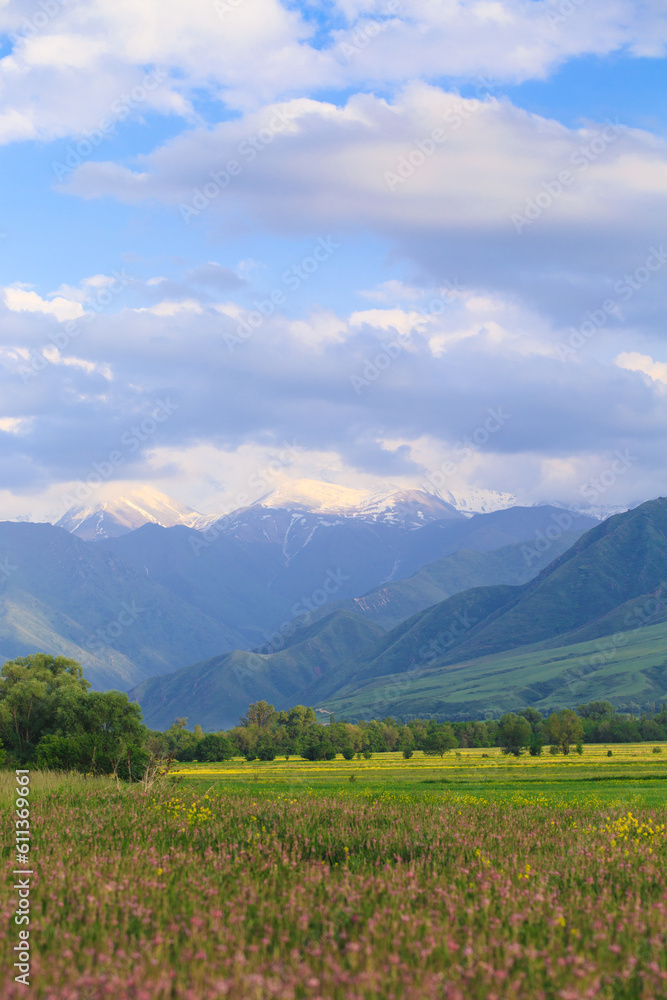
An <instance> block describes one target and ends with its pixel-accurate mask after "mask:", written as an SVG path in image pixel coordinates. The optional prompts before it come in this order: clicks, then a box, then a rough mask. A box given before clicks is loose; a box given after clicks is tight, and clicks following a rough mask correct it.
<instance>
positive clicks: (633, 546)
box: [311, 499, 667, 712]
mask: <svg viewBox="0 0 667 1000" xmlns="http://www.w3.org/2000/svg"><path fill="white" fill-rule="evenodd" d="M666 601H667V500H665V499H659V500H653V501H650V502H649V503H646V504H643V505H642V506H641V507H639V508H637V509H635V510H632V511H628V512H627V513H624V514H618V515H616V516H615V517H612V518H610V519H609V520H608V521H606V522H604V523H602V524H600V525H598V526H596V527H595V528H593V529H592V530H591V531H589V532H587V533H586V534H585V535H583V536H582V537H581V538H580V539H579V540H578V541H577V542H576V543H575V544H574V545H573V546H572V548H571V549H569V550H568V552H566V553H565V554H564V555H562V556H561V557H560V558H559V559H557V560H556V561H555V562H554V563H552V564H551V565H550V566H548V567H547V568H546V569H545V570H543V572H542V573H540V575H539V576H538V577H537V578H536V579H535V580H533V581H531V582H530V583H527V584H525V585H523V586H519V587H486V588H476V589H474V590H470V591H466V592H464V593H460V594H457V595H455V596H454V597H452V598H449V599H448V600H446V601H443V602H442V603H440V604H437V605H435V606H434V607H432V608H429V609H428V610H426V611H422V612H420V613H419V614H417V615H414V616H413V617H412V618H410V619H408V620H407V621H405V622H403V623H402V624H401V625H400V626H398V627H397V628H394V629H392V630H391V631H389V632H388V633H387V634H386V635H384V636H383V637H382V638H381V639H380V640H378V641H377V642H376V643H375V644H373V645H372V646H370V647H368V648H367V649H366V650H365V651H360V652H359V653H358V654H357V656H356V657H354V659H353V660H350V661H348V662H347V663H345V664H342V665H341V667H340V668H339V670H337V671H336V674H335V675H334V674H331V675H328V676H327V677H325V678H323V679H322V680H321V681H319V682H317V683H316V684H315V685H314V686H313V689H312V692H311V694H312V697H313V699H314V700H315V701H319V702H321V701H324V700H326V699H334V700H335V701H336V702H338V701H339V699H340V698H341V697H342V696H345V699H346V702H345V703H346V705H348V708H347V709H346V710H351V709H350V705H349V704H348V699H349V698H351V699H352V702H351V703H350V704H352V703H353V704H354V705H355V706H356V708H355V710H358V709H359V706H361V705H362V704H365V702H366V701H367V699H369V698H371V699H376V698H377V691H378V678H384V680H383V681H382V682H381V684H380V686H382V684H388V685H389V686H391V685H392V684H393V685H396V684H399V685H401V690H402V692H403V693H402V695H401V704H402V705H403V710H404V711H410V712H413V709H414V711H416V712H421V711H427V712H433V711H445V710H446V709H445V706H446V700H445V701H443V698H444V697H445V694H446V693H447V692H449V691H450V686H451V683H452V680H451V679H452V677H456V679H457V684H458V685H459V687H458V688H457V691H458V692H459V693H458V694H457V698H458V699H459V700H462V702H463V705H464V706H466V707H465V711H471V710H472V708H471V706H473V705H474V706H475V711H480V710H485V709H488V708H493V707H494V705H495V704H496V703H498V702H497V699H498V698H500V699H501V701H502V703H503V704H508V703H512V704H521V703H525V704H531V703H532V702H533V701H536V700H538V699H542V698H545V697H548V696H551V694H552V693H553V692H552V690H551V688H550V687H549V690H548V691H546V692H545V690H543V689H542V688H541V687H540V686H539V684H541V683H542V680H543V679H542V678H541V676H540V670H542V667H543V665H544V663H545V662H550V659H549V656H546V660H545V659H544V655H546V654H544V655H543V651H545V650H550V649H551V650H552V649H557V648H560V647H563V648H565V649H567V650H570V649H571V648H572V649H574V648H575V647H578V645H579V644H581V643H589V644H590V643H591V642H592V643H593V645H592V647H591V648H592V653H591V652H585V653H583V654H582V655H585V656H588V655H593V653H595V652H596V646H595V643H596V642H597V643H600V642H601V641H603V639H604V637H605V636H612V635H615V634H621V635H623V634H624V633H626V632H628V630H630V634H634V633H633V632H632V630H636V629H637V627H638V626H640V625H646V624H649V625H651V626H655V627H658V626H661V625H662V623H663V622H664V621H665V619H667V604H666ZM642 631H643V630H642ZM615 642H616V640H615ZM616 644H617V645H618V642H616ZM633 645H634V644H633ZM526 647H528V648H529V649H530V650H531V652H530V653H528V652H527V649H526ZM623 648H625V647H623ZM524 653H525V655H528V656H529V660H528V661H527V662H528V664H529V666H530V667H531V670H532V669H533V667H534V668H535V670H536V671H537V673H536V674H535V676H534V677H533V676H532V675H531V677H530V680H529V682H528V681H526V680H525V679H524V678H523V677H521V676H520V675H518V674H515V673H514V672H513V669H512V664H513V663H515V662H518V659H519V658H521V657H523V656H524ZM492 654H498V655H500V658H501V661H502V664H503V667H502V671H503V673H504V676H503V680H502V684H500V685H499V686H498V687H497V688H496V687H493V686H492V688H491V689H490V690H489V691H488V697H489V698H491V699H492V701H491V702H490V703H489V704H488V705H485V703H484V699H483V698H478V696H477V695H476V693H475V690H476V689H475V685H476V683H477V681H476V680H475V677H476V674H475V669H476V668H475V664H477V663H478V662H484V663H495V662H496V660H495V659H494V658H493V655H492ZM507 654H509V659H508V656H507ZM572 655H579V654H578V653H573V654H572ZM658 655H659V652H658ZM489 657H491V659H489ZM533 657H537V660H534V659H533ZM559 657H560V654H559ZM563 657H565V658H569V657H570V653H569V652H567V653H565V654H563ZM642 657H643V654H642ZM561 658H562V657H561ZM522 662H523V661H522ZM621 662H622V663H626V662H627V657H626V656H625V655H623V656H622V657H621ZM660 662H661V661H660ZM657 665H658V664H657V662H652V664H651V666H652V667H655V666H657ZM492 673H493V671H492ZM529 673H530V671H529ZM548 673H549V672H548V671H547V674H548ZM633 674H634V669H633ZM494 676H495V675H494ZM401 677H402V678H403V680H401ZM427 677H428V681H427V680H426V678H427ZM337 682H338V683H337ZM544 683H547V680H545V681H544ZM550 683H551V682H550V681H549V684H550ZM592 683H593V682H592V681H589V682H588V686H589V687H590V685H591V684H592ZM610 683H611V682H610ZM615 683H616V681H614V684H615ZM629 683H630V686H631V688H632V689H633V692H634V693H635V694H637V695H639V694H640V693H642V692H643V693H644V694H646V695H647V696H648V695H649V694H650V691H651V684H648V683H645V682H644V680H641V679H640V680H637V679H635V680H633V681H632V682H629ZM651 683H652V682H651ZM536 684H537V685H538V686H537V687H536V686H535V685H536ZM600 684H601V695H600V696H601V697H608V696H611V695H612V693H613V692H612V689H611V688H609V689H608V690H607V689H606V688H605V683H604V682H603V681H600ZM637 685H638V686H637ZM658 687H660V684H658ZM635 688H637V690H636V691H635ZM524 689H525V690H526V691H528V695H526V696H525V697H526V698H527V700H525V701H523V699H524V694H523V693H522V692H523V691H524ZM418 690H419V692H420V694H419V695H417V691H418ZM425 691H429V692H431V695H429V697H432V699H433V704H434V705H435V704H438V705H440V708H439V709H437V708H431V709H429V708H428V705H429V703H430V702H429V698H428V697H424V692H425ZM605 691H606V693H605ZM626 693H627V692H626ZM362 694H363V697H362ZM392 697H393V696H392ZM494 699H495V700H494ZM531 699H532V701H531ZM390 700H391V698H390ZM417 705H418V707H416V706H417ZM447 711H449V710H448V709H447ZM452 711H453V709H452Z"/></svg>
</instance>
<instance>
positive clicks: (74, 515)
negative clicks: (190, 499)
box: [56, 486, 202, 541]
mask: <svg viewBox="0 0 667 1000" xmlns="http://www.w3.org/2000/svg"><path fill="white" fill-rule="evenodd" d="M201 519H202V515H201V514H199V513H198V512H197V511H196V510H193V509H192V507H188V506H186V504H183V503H180V502H179V501H178V500H174V499H173V497H169V496H167V495H166V494H165V493H160V491H159V490H155V489H153V488H152V487H151V486H142V487H140V488H139V489H136V490H132V492H130V493H127V494H126V495H125V496H121V497H117V498H116V499H113V500H107V501H104V502H102V503H98V504H95V505H94V506H92V507H83V506H81V507H70V509H69V510H68V511H67V512H66V513H65V514H63V516H62V517H61V518H60V520H59V521H57V522H56V527H58V528H64V529H65V530H66V531H69V532H70V533H71V534H73V535H77V536H78V537H79V538H82V539H83V540H84V541H99V540H100V539H102V538H118V537H119V536H120V535H126V534H127V533H128V532H130V531H134V530H135V529H136V528H140V527H141V526H142V525H143V524H149V523H151V524H160V525H162V527H164V528H171V527H173V526H174V525H176V524H185V525H188V526H189V527H194V526H195V525H196V524H197V523H198V522H199V521H200V520H201Z"/></svg>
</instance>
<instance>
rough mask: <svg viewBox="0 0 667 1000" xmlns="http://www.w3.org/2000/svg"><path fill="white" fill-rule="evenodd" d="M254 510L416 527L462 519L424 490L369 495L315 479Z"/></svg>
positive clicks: (278, 492)
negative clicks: (300, 513) (430, 522)
mask: <svg viewBox="0 0 667 1000" xmlns="http://www.w3.org/2000/svg"><path fill="white" fill-rule="evenodd" d="M251 507H264V508H270V509H273V510H275V509H279V510H296V511H309V512H310V513H312V514H318V515H322V516H333V517H355V518H361V519H362V520H364V521H383V522H388V523H394V524H399V523H402V524H405V525H406V526H414V527H419V526H420V525H422V524H426V523H428V522H429V521H439V520H442V519H444V518H456V517H458V516H459V515H458V512H457V511H456V509H455V508H454V506H453V505H452V504H451V503H449V502H448V501H447V500H443V499H441V497H439V496H436V495H435V494H433V493H426V492H425V491H424V490H390V491H388V492H370V491H368V490H359V489H352V488H350V487H348V486H337V485H335V484H333V483H322V482H319V481H318V480H316V479H297V480H294V481H293V482H291V483H285V484H283V485H281V486H279V487H278V488H277V489H275V490H272V491H271V492H270V493H267V494H266V495H265V496H263V497H260V499H259V500H257V501H256V502H255V503H254V504H251ZM233 514H234V512H232V515H230V516H233Z"/></svg>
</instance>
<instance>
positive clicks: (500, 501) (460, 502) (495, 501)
mask: <svg viewBox="0 0 667 1000" xmlns="http://www.w3.org/2000/svg"><path fill="white" fill-rule="evenodd" d="M440 495H441V496H442V499H443V500H445V501H446V502H447V503H450V504H451V505H452V507H455V508H456V509H457V510H459V511H461V513H463V514H490V513H491V512H492V511H495V510H507V508H508V507H516V506H517V505H518V503H519V501H518V499H517V497H516V496H515V495H514V494H513V493H501V492H500V491H499V490H482V489H478V488H477V487H475V486H469V487H466V488H465V489H463V490H457V492H456V493H455V494H454V493H441V494H440Z"/></svg>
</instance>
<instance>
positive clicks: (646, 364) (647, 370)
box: [616, 351, 667, 385]
mask: <svg viewBox="0 0 667 1000" xmlns="http://www.w3.org/2000/svg"><path fill="white" fill-rule="evenodd" d="M616 364H617V365H618V367H619V368H626V369H627V370H628V371H631V372H642V373H643V374H644V375H648V377H649V378H650V379H652V381H654V382H662V383H664V384H665V385H667V364H666V363H665V362H664V361H654V360H653V358H652V357H650V355H648V354H640V353H639V352H638V351H623V352H622V353H621V354H619V355H618V357H617V358H616Z"/></svg>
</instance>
